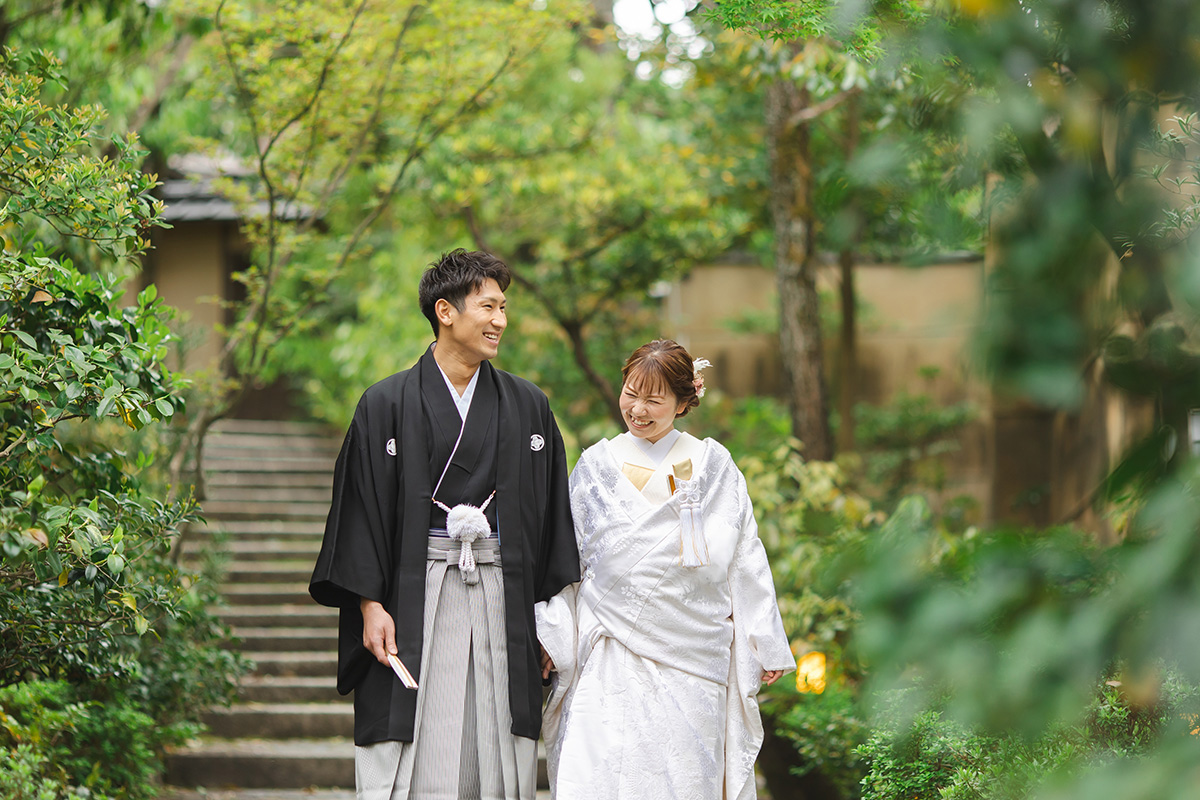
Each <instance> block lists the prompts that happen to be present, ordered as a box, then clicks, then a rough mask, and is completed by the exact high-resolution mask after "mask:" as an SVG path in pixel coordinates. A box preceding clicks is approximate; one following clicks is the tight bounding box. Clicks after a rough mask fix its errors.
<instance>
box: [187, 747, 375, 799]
mask: <svg viewBox="0 0 1200 800" xmlns="http://www.w3.org/2000/svg"><path fill="white" fill-rule="evenodd" d="M165 780H166V783H168V784H170V785H172V786H187V787H200V786H203V787H206V788H214V789H224V788H228V787H248V788H272V789H304V788H308V787H314V786H316V787H326V788H344V789H353V788H354V742H353V741H352V740H351V739H349V738H343V737H337V738H313V739H299V740H293V741H261V740H260V741H254V740H250V739H246V738H239V739H237V740H219V739H213V740H206V741H201V742H196V743H193V744H190V745H189V746H187V747H184V748H179V749H175V750H172V751H170V752H168V754H167V772H166V779H165ZM205 796H206V797H212V796H213V795H211V794H206V795H205ZM306 796H307V795H306Z"/></svg>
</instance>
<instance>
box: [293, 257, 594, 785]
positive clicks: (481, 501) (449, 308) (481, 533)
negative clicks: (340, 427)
mask: <svg viewBox="0 0 1200 800" xmlns="http://www.w3.org/2000/svg"><path fill="white" fill-rule="evenodd" d="M509 281H510V273H509V270H508V267H507V266H505V264H504V263H503V262H502V261H500V260H499V259H497V258H495V257H494V256H491V255H488V254H486V253H480V252H467V251H464V250H455V251H453V252H450V253H447V254H445V255H444V256H442V258H441V259H440V260H439V261H438V262H437V263H435V264H433V265H432V266H431V267H430V268H429V269H427V270H426V271H425V274H424V275H423V276H422V278H421V283H420V288H419V297H420V305H421V311H422V313H424V314H425V316H426V317H427V318H428V319H429V321H430V325H431V326H432V327H433V332H434V335H435V337H436V341H435V342H434V344H433V345H432V346H431V347H430V348H429V350H427V351H426V353H425V355H423V356H422V357H421V359H420V360H419V361H418V362H417V364H416V365H415V366H413V367H412V368H411V369H408V370H405V371H404V372H400V373H397V374H395V375H392V376H391V377H390V378H386V379H384V380H383V381H381V382H380V383H377V384H375V385H374V386H372V387H371V388H370V389H368V390H367V391H366V392H365V393H364V394H363V397H362V399H361V400H360V401H359V404H358V408H357V409H356V411H355V413H354V418H353V420H352V421H351V423H350V429H349V430H348V431H347V433H346V439H345V443H344V444H343V445H342V450H341V453H340V455H339V456H338V460H337V466H336V468H335V472H334V484H333V504H332V507H331V508H330V511H329V520H328V522H327V523H326V526H325V538H324V542H323V543H322V546H321V553H320V555H319V556H318V557H317V564H316V569H315V570H314V572H313V576H312V581H311V583H310V584H309V592H310V594H311V595H312V596H313V598H314V599H315V600H316V601H317V602H319V603H322V604H324V605H329V606H336V607H337V608H339V609H340V610H341V614H340V620H339V646H338V680H337V685H338V691H339V692H341V693H342V694H346V693H347V692H349V691H350V690H351V689H353V690H354V742H355V745H356V747H355V779H356V782H357V785H358V796H359V797H360V798H366V799H367V800H435V799H436V800H440V799H441V798H446V800H458V798H505V800H532V798H533V797H534V793H535V785H536V774H537V748H536V742H535V740H536V739H537V736H538V733H539V729H540V726H541V700H542V692H541V686H540V682H541V679H542V678H543V677H544V675H545V674H546V671H547V670H548V669H549V666H548V665H547V664H546V661H547V659H546V656H545V654H544V651H541V650H540V648H539V645H538V644H537V635H536V628H535V623H534V612H533V606H534V603H536V602H538V601H542V600H548V599H549V598H550V597H552V596H553V595H555V594H557V593H558V592H559V591H560V590H561V589H562V588H563V587H565V586H567V585H568V584H571V583H574V582H575V581H578V580H579V554H578V551H577V549H576V546H575V534H574V528H573V526H572V522H571V512H570V498H569V496H568V493H567V470H566V459H565V455H564V452H563V443H562V438H561V436H560V435H559V432H558V426H557V425H556V423H555V421H554V415H553V414H551V412H550V407H549V403H548V402H547V400H546V396H545V395H544V394H543V393H542V392H541V390H539V389H538V388H537V387H536V386H534V385H533V384H532V383H530V382H528V381H525V380H522V379H520V378H517V377H515V376H513V375H510V374H508V373H506V372H502V371H500V370H498V369H495V368H494V367H493V366H492V365H491V364H490V363H489V359H491V358H493V357H494V356H495V355H496V353H497V351H498V348H499V345H500V338H501V336H502V334H503V333H504V329H505V327H506V326H507V318H506V316H505V298H504V290H505V289H507V288H508V285H509ZM389 656H396V657H398V659H399V662H400V664H389ZM404 668H407V670H408V672H409V673H411V676H413V677H416V678H417V680H416V683H417V688H415V689H410V688H406V686H405V684H404V683H403V682H402V680H401V678H400V677H398V676H399V675H401V674H403V671H404Z"/></svg>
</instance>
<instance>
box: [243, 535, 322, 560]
mask: <svg viewBox="0 0 1200 800" xmlns="http://www.w3.org/2000/svg"><path fill="white" fill-rule="evenodd" d="M220 551H221V553H223V554H225V555H227V556H229V557H230V558H231V559H233V560H234V561H235V562H238V563H248V562H256V561H276V560H285V561H307V562H308V563H309V564H310V565H311V564H312V563H314V562H315V561H316V560H317V554H318V553H319V552H321V540H320V539H317V538H309V539H299V538H293V539H267V538H265V537H263V538H256V539H252V540H245V539H235V540H233V541H225V542H222V543H221V547H220Z"/></svg>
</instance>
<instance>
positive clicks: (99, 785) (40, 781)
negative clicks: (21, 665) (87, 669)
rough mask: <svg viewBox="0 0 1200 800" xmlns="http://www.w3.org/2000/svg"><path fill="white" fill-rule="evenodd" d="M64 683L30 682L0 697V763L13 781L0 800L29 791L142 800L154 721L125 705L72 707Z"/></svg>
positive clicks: (149, 774)
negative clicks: (0, 724)
mask: <svg viewBox="0 0 1200 800" xmlns="http://www.w3.org/2000/svg"><path fill="white" fill-rule="evenodd" d="M76 695H77V692H76V690H75V689H74V688H73V687H71V686H70V685H69V684H67V683H64V682H46V681H31V682H28V683H22V684H18V685H16V686H9V687H6V688H4V689H0V713H3V721H4V731H3V734H0V740H2V741H3V742H4V744H5V745H6V747H7V748H8V751H7V752H5V753H4V755H3V758H4V760H5V762H6V763H7V764H8V765H9V766H10V769H11V770H12V771H13V772H14V773H19V775H20V779H19V781H16V782H15V785H13V786H11V788H10V787H9V786H7V785H5V784H4V783H0V786H3V787H4V791H5V792H11V793H6V794H0V797H3V798H8V797H12V798H14V800H15V799H16V798H22V800H23V799H24V798H26V797H28V794H27V792H28V790H29V787H31V786H37V787H40V789H39V791H40V792H41V793H42V794H43V795H44V796H46V797H52V798H57V797H60V796H71V795H73V794H78V793H79V792H78V791H77V790H79V789H87V791H88V793H89V796H90V797H92V798H108V797H112V798H128V800H148V799H149V798H150V797H152V796H153V792H152V791H151V790H150V788H149V787H150V786H151V784H152V783H153V778H154V776H155V773H156V767H157V760H156V757H155V748H156V747H157V745H158V743H159V741H158V740H159V737H158V734H157V733H156V726H155V724H154V720H152V719H150V717H148V716H147V715H145V714H144V713H142V712H141V711H138V710H137V709H136V708H134V707H133V706H132V705H131V704H130V702H129V700H128V699H127V698H124V697H121V696H119V695H118V696H115V697H113V698H110V701H109V703H101V702H97V701H94V700H87V701H80V700H78V699H77V697H76Z"/></svg>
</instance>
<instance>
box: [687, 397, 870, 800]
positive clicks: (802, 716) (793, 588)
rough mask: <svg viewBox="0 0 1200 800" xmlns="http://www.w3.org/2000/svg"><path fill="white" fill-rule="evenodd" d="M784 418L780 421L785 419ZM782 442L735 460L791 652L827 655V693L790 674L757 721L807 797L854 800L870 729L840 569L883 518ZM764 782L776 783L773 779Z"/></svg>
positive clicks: (832, 472) (839, 478)
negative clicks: (801, 685)
mask: <svg viewBox="0 0 1200 800" xmlns="http://www.w3.org/2000/svg"><path fill="white" fill-rule="evenodd" d="M702 407H703V406H702ZM782 421H783V424H784V425H786V417H784V418H783V420H782ZM784 442H785V443H784V444H781V445H778V446H776V447H775V448H774V449H773V450H765V449H764V450H762V451H760V452H759V454H757V455H746V456H742V457H739V458H738V464H739V466H740V467H741V469H742V472H743V473H744V474H745V476H746V484H747V490H748V491H749V493H750V496H751V497H752V498H753V500H754V511H755V517H756V518H757V519H758V520H759V536H760V537H761V538H762V541H763V544H764V546H765V547H766V549H767V555H768V557H769V559H770V562H771V571H772V573H773V574H774V576H775V587H776V591H777V593H778V598H779V610H780V612H781V614H782V615H783V623H784V629H785V630H786V631H787V633H788V635H789V636H790V637H791V639H792V644H793V650H794V652H796V653H797V654H801V653H803V652H807V651H809V650H817V651H820V652H823V653H825V656H826V678H825V680H826V689H825V691H824V692H823V693H821V694H802V693H799V692H798V691H797V690H796V686H795V683H794V681H795V678H794V677H793V676H787V677H785V678H784V679H783V680H781V681H780V682H779V683H777V684H775V685H774V686H770V687H764V688H763V690H762V692H761V694H760V697H761V698H762V710H763V713H764V724H765V725H767V726H768V727H769V728H770V729H771V731H772V732H773V734H774V735H775V736H776V737H778V738H779V739H781V740H783V741H784V742H786V744H787V745H788V746H789V748H790V755H789V756H788V758H787V759H786V760H785V763H787V764H789V765H790V772H791V773H792V776H794V777H797V778H800V779H801V780H803V781H806V783H805V784H803V785H805V786H807V787H808V788H807V792H815V791H820V792H822V794H821V795H819V796H828V797H854V796H856V794H857V785H858V782H859V780H860V779H861V778H862V774H863V765H862V762H861V759H860V758H859V757H858V755H857V753H856V748H857V747H858V746H859V745H861V744H863V743H864V742H865V741H866V737H867V735H868V729H867V723H866V718H865V717H864V715H863V713H862V711H861V704H860V694H861V690H860V684H861V681H862V679H863V669H862V664H861V662H860V660H859V657H858V655H857V652H856V648H855V643H854V635H853V631H854V629H855V628H856V626H857V625H858V624H859V612H858V610H857V608H856V607H855V601H854V599H853V596H852V589H851V585H850V584H849V583H848V582H847V581H845V580H842V578H841V577H840V576H841V575H842V574H843V571H842V570H841V568H840V567H839V565H840V563H841V562H842V560H843V559H845V558H846V557H847V556H848V554H851V553H855V552H859V551H861V549H862V548H863V547H864V543H865V541H866V540H867V538H868V537H869V535H870V531H871V530H872V529H873V528H874V527H876V526H877V525H878V524H879V522H880V521H881V519H882V514H880V513H879V512H877V511H875V510H874V509H873V508H872V507H871V504H870V502H869V501H868V500H867V499H866V498H865V497H863V496H861V495H860V494H858V493H857V492H855V491H854V490H853V489H852V488H851V487H850V486H849V485H848V483H847V480H846V476H845V475H844V473H843V472H842V471H841V470H840V469H839V468H838V466H837V465H836V464H833V463H830V462H812V461H805V460H804V459H803V458H801V456H800V453H799V450H798V442H796V441H795V440H791V441H788V440H787V439H786V438H784ZM768 780H769V781H770V782H771V785H772V786H778V785H782V784H781V782H780V781H779V780H778V779H775V778H773V776H771V775H768ZM787 785H794V784H791V783H789V784H787ZM815 787H819V789H818V788H815Z"/></svg>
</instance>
